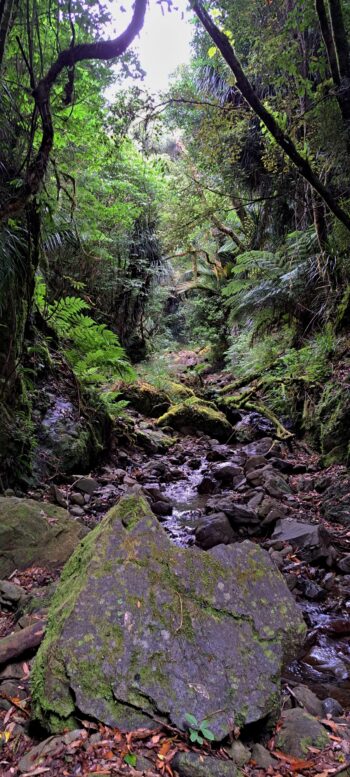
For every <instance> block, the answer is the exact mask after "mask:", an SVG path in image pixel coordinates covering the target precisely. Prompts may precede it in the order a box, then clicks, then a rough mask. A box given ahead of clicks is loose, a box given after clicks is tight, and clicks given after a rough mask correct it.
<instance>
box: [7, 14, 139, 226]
mask: <svg viewBox="0 0 350 777" xmlns="http://www.w3.org/2000/svg"><path fill="white" fill-rule="evenodd" d="M0 1H1V0H0ZM2 1H4V0H2ZM7 1H8V0H7ZM146 6H147V0H135V4H134V12H133V16H132V20H131V22H130V24H129V25H128V27H127V28H126V30H124V32H123V33H122V34H121V35H119V37H118V38H115V39H114V40H102V41H97V42H96V43H80V44H78V45H76V46H72V47H70V48H68V49H65V50H64V51H61V52H60V54H59V55H58V57H57V59H56V61H55V62H54V63H53V64H52V65H51V67H50V69H49V70H48V72H47V73H46V75H45V76H44V77H43V78H42V79H41V80H40V81H39V83H38V85H37V87H36V89H35V90H34V92H33V97H34V100H35V108H36V110H37V112H38V113H39V115H40V119H41V125H42V138H41V143H40V148H39V151H38V153H37V155H36V158H35V159H34V161H33V162H32V164H31V165H30V166H29V169H28V173H27V175H26V179H25V181H24V183H23V185H22V187H21V188H20V190H19V192H18V193H17V194H16V196H14V197H11V198H10V199H9V200H8V201H7V202H6V203H5V204H4V205H3V206H2V209H1V210H0V221H4V220H6V219H8V218H10V217H13V216H14V215H15V214H17V213H19V212H20V211H21V210H23V208H24V207H25V205H26V203H27V202H28V200H29V198H30V197H32V196H33V195H35V194H37V193H38V191H39V189H40V186H41V183H42V181H43V179H44V176H45V173H46V169H47V165H48V161H49V157H50V153H51V149H52V147H53V140H54V129H53V123H52V117H51V109H50V93H51V89H52V87H53V85H54V83H55V82H56V80H57V78H58V76H59V75H60V73H61V72H62V70H64V68H69V69H71V68H72V67H73V66H74V65H76V64H77V63H78V62H83V61H84V60H91V59H100V60H106V61H107V60H110V59H115V58H116V57H120V56H121V55H122V54H124V52H125V51H126V50H127V49H128V47H129V46H130V44H131V43H132V41H133V40H134V38H135V37H136V35H138V33H139V32H140V30H141V29H142V27H143V22H144V17H145V12H146Z"/></svg>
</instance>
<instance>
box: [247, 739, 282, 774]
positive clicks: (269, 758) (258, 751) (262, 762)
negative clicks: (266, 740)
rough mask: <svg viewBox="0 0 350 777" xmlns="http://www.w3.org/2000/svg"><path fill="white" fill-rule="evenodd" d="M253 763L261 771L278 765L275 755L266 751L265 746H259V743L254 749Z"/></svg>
mask: <svg viewBox="0 0 350 777" xmlns="http://www.w3.org/2000/svg"><path fill="white" fill-rule="evenodd" d="M252 761H254V763H255V764H256V766H257V767H258V768H259V769H269V767H270V766H272V767H273V766H277V765H278V760H277V758H274V757H273V755H271V753H270V752H269V751H268V750H266V747H263V745H259V744H258V743H257V744H255V745H254V747H253V749H252Z"/></svg>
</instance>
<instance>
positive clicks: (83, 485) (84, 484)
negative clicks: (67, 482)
mask: <svg viewBox="0 0 350 777" xmlns="http://www.w3.org/2000/svg"><path fill="white" fill-rule="evenodd" d="M74 485H75V488H77V489H78V491H82V492H83V493H84V494H89V495H90V496H91V495H92V494H93V493H94V492H95V491H97V489H98V486H99V484H98V482H97V480H95V479H94V478H79V480H77V482H76V483H75V484H74Z"/></svg>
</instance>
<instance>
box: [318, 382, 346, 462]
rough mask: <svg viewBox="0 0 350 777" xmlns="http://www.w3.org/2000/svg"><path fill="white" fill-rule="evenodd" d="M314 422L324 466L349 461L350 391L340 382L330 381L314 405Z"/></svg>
mask: <svg viewBox="0 0 350 777" xmlns="http://www.w3.org/2000/svg"><path fill="white" fill-rule="evenodd" d="M315 424H316V428H317V432H318V435H319V445H320V449H321V453H322V454H323V458H324V463H325V464H326V466H329V465H331V464H336V463H345V464H346V463H347V462H348V461H349V454H350V451H349V445H350V392H349V390H348V389H347V387H345V386H344V385H343V384H341V383H335V382H331V383H329V384H328V385H327V386H326V388H325V389H324V391H323V393H322V396H321V399H320V401H319V403H318V404H317V406H316V411H315Z"/></svg>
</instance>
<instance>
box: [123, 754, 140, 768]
mask: <svg viewBox="0 0 350 777" xmlns="http://www.w3.org/2000/svg"><path fill="white" fill-rule="evenodd" d="M124 761H125V763H126V764H129V766H136V764H137V757H136V755H135V753H127V754H126V755H124Z"/></svg>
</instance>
